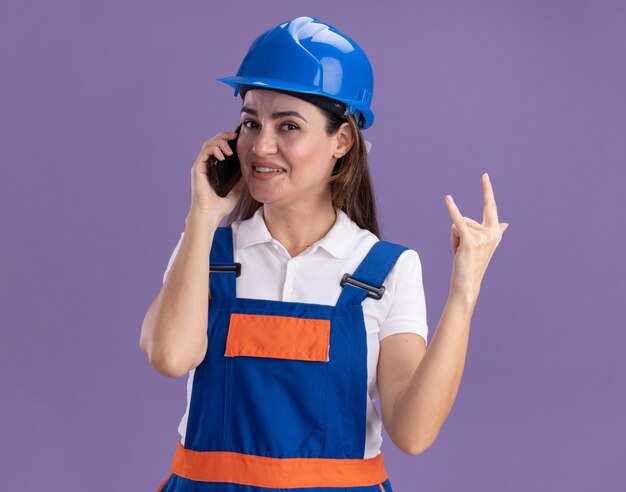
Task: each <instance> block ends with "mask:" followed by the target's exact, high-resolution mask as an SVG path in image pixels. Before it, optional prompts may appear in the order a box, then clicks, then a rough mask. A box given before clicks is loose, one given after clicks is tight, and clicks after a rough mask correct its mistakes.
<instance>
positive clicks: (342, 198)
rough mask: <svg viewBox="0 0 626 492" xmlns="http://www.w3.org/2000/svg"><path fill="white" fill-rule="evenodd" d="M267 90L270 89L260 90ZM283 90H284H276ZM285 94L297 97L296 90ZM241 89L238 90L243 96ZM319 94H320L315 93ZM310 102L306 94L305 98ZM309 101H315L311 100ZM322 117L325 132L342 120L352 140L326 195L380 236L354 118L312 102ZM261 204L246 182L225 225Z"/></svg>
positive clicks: (332, 130) (362, 143)
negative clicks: (253, 195)
mask: <svg viewBox="0 0 626 492" xmlns="http://www.w3.org/2000/svg"><path fill="white" fill-rule="evenodd" d="M255 89H256V88H255ZM262 90H270V89H262ZM279 92H286V91H279ZM286 93H287V94H290V95H293V96H295V97H298V94H296V93H289V92H286ZM244 95H245V91H244V92H243V93H241V98H242V99H243V98H244ZM317 97H323V96H317ZM308 100H309V101H311V99H310V97H309V98H308ZM313 104H315V103H314V102H313ZM316 107H318V108H319V110H320V111H321V112H322V114H323V115H324V116H325V118H326V127H325V130H326V134H327V135H328V136H331V135H334V134H335V133H337V131H338V130H339V127H340V126H341V125H342V123H346V122H347V123H348V124H349V125H350V129H351V130H352V135H353V136H354V143H353V145H352V146H351V147H350V150H349V151H348V152H347V153H346V154H345V155H344V156H343V157H340V158H339V159H337V162H336V163H335V167H334V169H333V172H332V175H331V177H330V194H331V199H332V204H333V207H334V208H338V209H340V210H343V211H344V212H345V214H346V215H347V216H348V217H349V218H350V219H352V220H353V221H354V222H355V223H356V224H357V225H358V226H359V227H360V228H361V229H367V230H369V231H370V232H372V233H373V234H375V235H376V236H377V237H378V238H379V239H382V238H381V235H380V229H379V226H378V217H377V212H376V198H375V196H374V188H373V186H372V179H371V177H370V173H369V167H368V163H367V151H366V149H365V141H364V139H363V135H362V133H361V129H360V128H359V126H358V124H357V121H356V119H355V118H354V116H353V115H351V114H349V115H346V116H339V115H337V114H334V113H331V112H329V111H327V110H325V109H324V108H323V107H321V106H319V105H316ZM261 205H263V204H262V203H261V202H258V201H256V200H255V199H254V198H253V197H252V195H251V194H250V192H249V191H248V187H247V185H244V187H243V190H242V192H241V196H240V197H239V201H238V202H237V204H236V205H235V208H234V209H233V210H232V212H231V213H230V214H229V215H228V217H227V219H226V227H230V225H231V224H232V223H233V222H235V221H236V220H246V219H249V218H250V217H252V216H253V215H254V213H255V212H256V211H257V210H258V208H259V207H260V206H261Z"/></svg>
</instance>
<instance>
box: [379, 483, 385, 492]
mask: <svg viewBox="0 0 626 492" xmlns="http://www.w3.org/2000/svg"><path fill="white" fill-rule="evenodd" d="M378 486H379V487H380V490H381V491H382V492H385V488H384V487H383V484H382V483H379V484H378Z"/></svg>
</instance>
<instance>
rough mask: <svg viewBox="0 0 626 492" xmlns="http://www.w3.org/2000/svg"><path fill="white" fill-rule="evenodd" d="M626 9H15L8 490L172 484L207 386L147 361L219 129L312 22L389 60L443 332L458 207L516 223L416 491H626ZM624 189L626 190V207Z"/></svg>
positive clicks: (379, 73) (411, 482) (397, 186)
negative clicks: (190, 402) (232, 79)
mask: <svg viewBox="0 0 626 492" xmlns="http://www.w3.org/2000/svg"><path fill="white" fill-rule="evenodd" d="M625 7H626V6H625V5H624V2H621V3H620V2H612V1H604V2H591V1H559V2H557V1H552V2H544V1H518V2H510V1H501V0H494V1H474V2H458V3H448V2H441V1H437V2H413V1H408V0H405V1H402V2H395V3H394V4H393V6H392V4H391V3H389V2H373V1H370V2H362V1H344V2H335V1H332V2H331V1H328V2H326V1H325V2H317V3H316V4H314V5H313V4H310V3H306V4H305V3H304V2H292V1H273V2H242V1H239V2H230V3H227V2H198V1H194V2H191V1H188V2H166V1H162V0H159V1H147V0H144V1H133V2H119V1H118V2H81V1H56V2H43V1H38V2H32V1H7V0H4V1H3V2H2V4H1V6H0V19H2V20H1V29H0V52H1V53H2V62H1V67H0V70H1V71H2V77H1V81H2V90H1V91H0V118H1V121H2V123H1V128H0V130H1V135H2V144H1V146H0V159H1V160H0V162H1V164H2V173H1V179H0V220H1V233H0V234H1V238H2V240H1V244H0V246H1V248H2V252H1V253H2V254H1V256H0V279H1V289H2V291H1V293H0V307H1V330H2V332H1V342H0V351H1V353H0V378H1V380H0V384H1V388H2V392H3V395H2V398H1V403H0V405H1V407H0V408H1V410H0V411H1V413H0V422H1V424H0V426H1V427H0V428H1V434H2V435H1V438H0V440H1V442H2V446H1V448H2V449H1V450H0V477H1V478H0V480H1V482H2V483H1V485H0V488H1V489H2V490H11V491H34V490H54V491H84V490H89V491H92V492H98V491H105V490H120V491H121V490H124V491H126V490H128V491H144V490H146V491H147V490H154V489H155V488H156V486H157V485H158V484H159V483H160V482H161V481H162V480H163V479H164V478H165V477H166V476H167V474H168V473H169V467H170V463H171V459H172V456H173V452H174V448H175V444H176V440H177V437H178V435H177V432H176V428H177V425H178V422H179V419H180V417H181V416H182V414H183V411H184V408H185V382H186V378H180V379H168V378H165V377H163V376H160V375H159V374H158V373H156V371H154V370H153V369H152V368H151V367H150V365H149V364H148V361H147V359H146V358H145V356H144V355H143V354H142V353H141V352H140V350H139V346H138V341H139V333H140V328H141V323H142V320H143V316H144V314H145V312H146V309H147V308H148V306H149V304H150V302H151V301H152V299H153V298H154V297H155V296H156V294H157V293H158V291H159V289H160V286H161V279H162V275H163V272H164V269H165V267H166V264H167V260H168V258H169V255H170V253H171V252H172V250H173V248H174V246H175V244H176V242H177V240H178V238H179V235H180V233H181V231H183V230H184V218H185V215H186V213H187V211H188V208H189V205H190V174H189V172H190V169H191V166H192V164H193V161H194V159H195V157H196V155H197V154H198V152H199V150H200V147H201V145H202V143H203V141H204V140H206V139H208V138H210V137H211V136H213V135H214V134H216V133H218V132H219V131H224V130H230V129H232V127H233V122H235V121H236V120H237V118H238V114H237V111H238V108H239V106H240V102H239V99H238V98H234V97H233V96H232V91H231V90H230V89H229V88H228V87H227V86H225V85H223V84H220V83H218V82H217V81H216V80H215V78H216V77H219V76H225V75H231V74H233V73H234V72H235V71H236V69H237V68H238V66H239V62H240V61H241V58H242V57H243V55H244V53H245V52H246V50H247V48H248V46H249V44H250V43H251V41H252V40H253V39H254V37H256V35H258V34H259V33H260V32H262V30H265V29H267V28H269V27H272V26H273V25H275V24H277V23H279V22H281V21H284V20H287V19H289V18H292V17H295V16H298V15H313V16H316V17H319V18H321V19H322V20H325V21H327V22H329V23H331V24H333V25H335V26H337V27H338V28H340V29H342V30H344V31H345V32H347V33H349V34H350V35H351V36H352V37H353V38H354V39H355V40H357V41H358V42H359V43H360V44H361V45H362V46H363V48H364V49H365V51H366V52H367V53H368V55H369V56H370V59H371V62H372V64H373V66H374V70H375V81H376V82H375V91H374V99H373V109H374V111H375V113H376V123H375V124H374V126H373V127H372V128H370V129H368V130H366V131H365V135H366V138H368V139H369V140H370V141H372V143H373V149H372V152H371V154H370V155H371V171H372V173H373V176H374V180H375V186H376V191H377V196H378V199H379V204H380V215H381V219H382V222H383V224H384V228H383V231H384V236H385V238H387V239H389V240H392V241H395V242H400V243H403V244H406V245H408V246H410V247H412V248H414V249H416V250H417V251H418V252H419V253H420V257H421V260H422V266H423V273H424V285H425V289H426V301H427V307H428V323H429V328H430V333H429V340H430V339H431V337H432V334H433V333H434V331H435V328H436V326H437V323H438V321H439V317H440V315H441V312H442V309H443V307H444V304H445V300H446V297H447V294H448V288H449V278H450V272H451V266H452V254H451V250H450V245H449V231H450V224H451V220H450V217H449V215H448V212H447V209H446V206H445V204H444V196H445V194H447V193H450V194H452V195H453V197H454V198H455V200H456V202H457V204H458V205H459V208H460V210H461V212H462V213H463V214H464V215H467V216H469V217H472V218H474V219H475V220H478V221H479V222H481V221H482V195H481V184H480V176H481V174H482V173H483V172H484V171H488V172H489V173H490V176H491V178H492V182H493V185H494V190H495V196H496V201H497V204H498V212H499V215H500V220H501V221H502V222H509V223H510V224H511V225H510V227H509V229H508V230H507V231H506V233H505V235H504V239H503V241H502V243H501V244H500V246H499V248H498V249H497V251H496V253H495V255H494V257H493V258H492V262H491V264H490V266H489V268H488V269H487V273H486V276H485V279H484V282H483V285H482V290H481V296H480V299H479V301H478V304H477V308H476V311H475V314H474V318H473V322H472V328H471V334H470V345H469V351H468V356H467V361H466V367H465V372H464V375H463V380H462V383H461V388H460V391H459V394H458V398H457V400H456V403H455V405H454V408H453V409H452V412H451V414H450V416H449V418H448V420H447V421H446V423H445V425H444V427H443V429H442V431H441V433H440V435H439V438H438V439H437V441H436V443H435V444H434V445H433V446H432V447H431V448H429V449H428V450H426V451H425V452H424V453H422V454H420V455H418V456H414V457H412V456H407V455H404V454H402V453H401V452H400V451H398V450H397V449H396V448H395V446H394V445H393V443H392V442H391V440H390V439H389V438H388V437H387V436H386V435H385V441H384V445H383V453H384V456H385V459H386V464H387V468H388V471H389V474H390V478H391V480H392V484H393V485H394V488H395V490H397V491H399V492H404V491H413V490H415V491H420V490H424V491H429V492H443V491H457V490H468V491H479V490H481V491H483V490H486V491H500V492H503V491H527V490H533V491H554V490H568V491H587V490H603V491H616V490H624V484H625V483H626V477H625V473H624V466H623V463H624V461H623V460H624V456H626V442H625V440H624V437H625V434H626V432H625V430H626V429H625V425H624V419H623V415H624V412H625V410H626V408H625V404H624V403H625V402H624V400H625V395H624V374H625V370H626V362H625V358H624V356H623V353H624V345H625V344H626V334H625V329H626V326H625V322H624V319H625V317H624V300H625V299H626V296H625V294H626V286H625V283H626V280H625V279H626V268H625V262H624V259H623V258H624V257H623V251H624V246H623V241H624V231H625V225H626V224H625V221H624V210H625V209H624V201H623V197H624V193H623V189H624V186H623V183H624V178H625V177H626V176H625V175H626V172H625V171H624V164H625V159H624V157H625V150H626V143H625V140H626V139H625V138H624V135H626V90H625V88H626V68H625V67H626V57H625V53H626V34H625V33H624V22H623V21H624V18H625V15H626V8H625ZM620 192H621V193H620Z"/></svg>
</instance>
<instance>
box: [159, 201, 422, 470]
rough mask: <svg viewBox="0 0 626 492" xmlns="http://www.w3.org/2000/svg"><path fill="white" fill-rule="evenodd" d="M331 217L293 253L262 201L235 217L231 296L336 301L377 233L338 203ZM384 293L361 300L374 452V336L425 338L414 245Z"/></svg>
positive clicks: (378, 440)
mask: <svg viewBox="0 0 626 492" xmlns="http://www.w3.org/2000/svg"><path fill="white" fill-rule="evenodd" d="M336 212H337V220H336V222H335V224H334V225H333V227H332V228H331V229H330V231H328V233H327V234H326V235H325V236H324V237H323V238H322V239H320V240H319V241H317V242H316V243H313V244H312V245H310V246H309V247H308V248H307V249H305V250H304V251H303V252H301V253H300V254H299V255H298V256H295V257H293V258H292V257H291V256H290V255H289V253H288V251H287V249H286V248H285V247H284V246H283V245H282V244H281V243H280V242H278V241H277V240H276V239H274V238H273V237H272V236H271V234H270V232H269V230H268V229H267V226H266V224H265V220H264V219H263V206H261V207H260V208H259V209H258V210H257V211H256V212H255V214H254V215H253V216H252V217H251V218H250V219H248V220H244V221H236V222H233V224H232V225H231V227H232V230H233V245H234V250H235V251H234V260H235V262H238V263H241V275H240V276H239V277H237V280H236V284H235V286H236V291H237V297H245V298H249V299H267V300H274V301H289V302H303V303H313V304H327V305H333V306H334V305H335V304H336V303H337V299H338V298H339V295H340V294H341V289H342V287H341V286H340V284H339V280H340V279H341V278H342V276H343V274H344V273H353V272H354V271H355V270H356V268H357V267H358V266H359V264H360V263H361V261H362V260H363V258H365V255H366V254H367V253H368V252H369V250H370V248H371V247H372V245H373V244H374V243H376V242H377V241H378V237H376V235H375V234H373V233H371V232H370V231H368V230H366V229H361V228H360V227H359V226H358V225H357V224H356V223H355V222H354V221H352V220H350V218H349V217H348V216H347V215H346V214H345V213H344V212H343V211H342V210H339V209H337V210H336ZM183 236H184V232H183V233H182V234H181V235H180V239H179V241H178V244H177V245H176V248H175V249H174V251H173V252H172V255H171V257H170V260H169V263H168V265H167V269H166V271H165V273H164V275H163V282H164V283H165V278H166V277H167V273H168V272H169V270H170V268H171V266H172V263H173V262H174V259H175V258H176V253H177V252H178V249H179V248H180V245H181V242H182V240H183ZM383 285H384V286H385V294H384V295H383V297H382V299H379V300H376V299H372V298H370V297H367V298H365V300H364V301H363V303H362V306H363V314H364V317H365V328H366V331H367V351H368V360H367V371H368V378H367V379H368V399H367V401H368V405H367V430H366V439H365V454H364V456H363V458H366V459H367V458H374V457H375V456H376V455H377V454H378V453H379V452H380V446H381V444H382V422H381V418H380V417H379V415H378V412H377V410H376V407H375V406H374V401H376V400H377V399H378V398H379V394H378V387H377V385H376V369H377V365H378V354H379V351H380V340H382V339H383V338H385V337H388V336H389V335H393V334H396V333H416V334H418V335H420V336H421V337H423V338H424V340H427V335H428V326H427V323H426V302H425V296H424V288H423V284H422V267H421V263H420V259H419V255H418V253H417V251H415V250H413V249H408V250H406V251H404V252H403V253H402V254H401V255H400V257H399V258H398V261H397V262H396V264H395V265H394V267H393V269H392V270H391V272H390V273H389V275H388V276H387V278H386V279H385V281H384V282H383ZM194 371H195V369H192V370H191V371H190V372H189V378H188V380H187V409H186V410H185V414H184V415H183V418H182V419H181V421H180V425H179V427H178V432H179V434H180V436H181V441H182V444H183V445H184V444H185V430H186V428H187V415H188V413H189V403H190V401H191V389H192V387H193V375H194Z"/></svg>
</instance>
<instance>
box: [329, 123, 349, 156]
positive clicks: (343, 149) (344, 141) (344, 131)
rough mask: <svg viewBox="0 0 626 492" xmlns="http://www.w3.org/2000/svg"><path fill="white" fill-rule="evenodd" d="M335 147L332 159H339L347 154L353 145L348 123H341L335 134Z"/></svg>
mask: <svg viewBox="0 0 626 492" xmlns="http://www.w3.org/2000/svg"><path fill="white" fill-rule="evenodd" d="M335 137H336V142H337V146H336V147H335V152H334V154H333V157H336V158H337V159H339V158H340V157H343V156H344V155H346V154H347V153H348V151H349V150H350V149H351V148H352V144H353V143H354V135H353V134H352V128H351V127H350V124H349V123H342V124H341V126H340V127H339V130H337V133H336V134H335Z"/></svg>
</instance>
